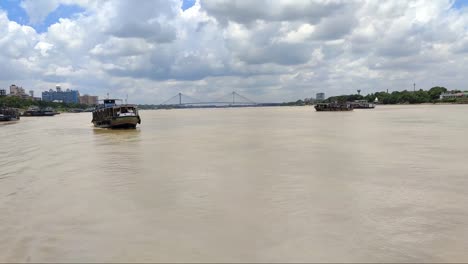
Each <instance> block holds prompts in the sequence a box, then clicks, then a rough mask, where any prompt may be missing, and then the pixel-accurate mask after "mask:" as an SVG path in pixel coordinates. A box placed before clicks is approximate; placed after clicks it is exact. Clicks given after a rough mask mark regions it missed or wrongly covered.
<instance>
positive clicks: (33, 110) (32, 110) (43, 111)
mask: <svg viewBox="0 0 468 264" xmlns="http://www.w3.org/2000/svg"><path fill="white" fill-rule="evenodd" d="M58 114H59V113H58V112H56V111H54V109H52V108H51V107H46V108H39V107H37V106H32V107H29V108H28V110H26V111H24V112H23V114H22V116H54V115H58Z"/></svg>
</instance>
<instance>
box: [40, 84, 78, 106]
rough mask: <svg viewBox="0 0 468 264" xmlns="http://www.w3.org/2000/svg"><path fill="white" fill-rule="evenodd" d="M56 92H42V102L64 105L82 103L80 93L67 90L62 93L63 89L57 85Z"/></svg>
mask: <svg viewBox="0 0 468 264" xmlns="http://www.w3.org/2000/svg"><path fill="white" fill-rule="evenodd" d="M55 88H56V91H54V90H52V89H50V90H49V91H46V92H42V101H46V102H53V101H58V102H64V103H79V102H80V93H79V92H78V91H75V90H70V89H67V90H66V91H65V92H64V91H62V88H61V87H60V86H59V85H57V86H56V87H55Z"/></svg>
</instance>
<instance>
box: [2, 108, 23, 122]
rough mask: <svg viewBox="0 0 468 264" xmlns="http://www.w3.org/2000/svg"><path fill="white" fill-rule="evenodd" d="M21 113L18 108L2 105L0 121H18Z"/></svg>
mask: <svg viewBox="0 0 468 264" xmlns="http://www.w3.org/2000/svg"><path fill="white" fill-rule="evenodd" d="M18 120H20V113H19V111H18V109H16V108H10V107H0V121H18Z"/></svg>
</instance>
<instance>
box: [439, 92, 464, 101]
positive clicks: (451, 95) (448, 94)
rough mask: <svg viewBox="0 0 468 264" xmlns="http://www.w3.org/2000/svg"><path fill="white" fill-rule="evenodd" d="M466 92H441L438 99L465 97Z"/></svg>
mask: <svg viewBox="0 0 468 264" xmlns="http://www.w3.org/2000/svg"><path fill="white" fill-rule="evenodd" d="M467 97H468V92H458V93H442V94H440V99H441V100H444V99H456V98H467Z"/></svg>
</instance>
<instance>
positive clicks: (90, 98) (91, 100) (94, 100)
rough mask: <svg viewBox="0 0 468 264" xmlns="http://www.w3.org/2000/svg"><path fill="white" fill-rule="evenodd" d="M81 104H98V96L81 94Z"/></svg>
mask: <svg viewBox="0 0 468 264" xmlns="http://www.w3.org/2000/svg"><path fill="white" fill-rule="evenodd" d="M80 104H85V105H97V104H98V97H97V96H94V95H88V94H85V95H83V96H80Z"/></svg>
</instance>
